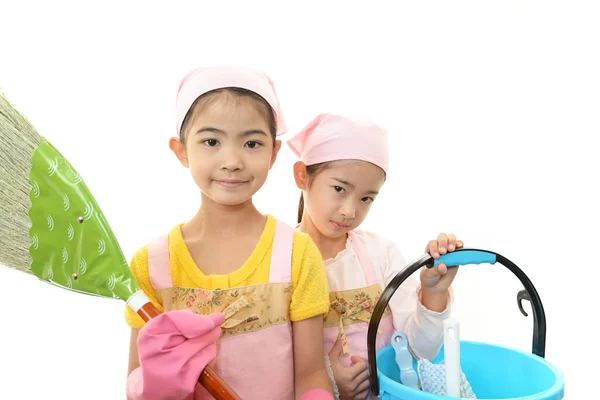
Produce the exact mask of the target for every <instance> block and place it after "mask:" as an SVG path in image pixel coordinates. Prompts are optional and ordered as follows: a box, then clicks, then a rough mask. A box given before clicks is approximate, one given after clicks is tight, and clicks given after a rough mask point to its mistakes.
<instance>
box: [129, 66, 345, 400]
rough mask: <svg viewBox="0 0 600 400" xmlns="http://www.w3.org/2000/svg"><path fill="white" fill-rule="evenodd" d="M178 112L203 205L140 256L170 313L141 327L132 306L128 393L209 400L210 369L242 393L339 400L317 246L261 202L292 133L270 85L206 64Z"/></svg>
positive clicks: (245, 72) (175, 143)
mask: <svg viewBox="0 0 600 400" xmlns="http://www.w3.org/2000/svg"><path fill="white" fill-rule="evenodd" d="M176 113H177V136H178V137H174V138H172V139H171V141H170V147H171V150H172V151H173V152H174V153H175V155H176V157H177V159H178V160H179V161H180V162H181V164H182V165H183V166H184V167H185V168H189V169H190V172H191V175H192V178H193V180H194V182H195V183H196V185H197V186H198V188H199V189H200V192H201V197H202V204H201V206H200V209H199V211H198V213H197V214H196V216H195V217H193V218H192V219H191V220H190V221H188V222H187V223H185V224H179V225H176V226H175V227H173V228H172V229H171V230H170V232H168V233H166V234H164V235H162V236H160V237H158V238H156V239H154V240H152V241H151V242H150V243H149V244H148V245H147V246H145V247H143V248H142V249H140V250H138V251H137V252H136V254H135V256H134V257H133V259H132V261H131V270H132V272H133V274H134V276H135V278H136V280H137V281H138V282H139V284H140V287H141V288H142V289H143V290H144V293H145V294H146V295H147V296H148V298H149V299H150V300H151V301H152V302H153V304H154V305H155V306H156V307H157V309H158V310H159V311H161V312H162V314H161V315H159V316H158V317H156V318H154V319H152V320H151V321H150V322H148V323H147V324H146V325H144V323H143V321H142V320H141V319H140V318H139V317H138V316H137V314H134V313H132V311H131V309H129V308H126V321H127V323H128V324H129V325H130V326H131V327H132V336H131V350H130V365H129V371H130V375H129V377H128V381H127V393H128V396H129V398H130V399H131V400H142V399H146V400H148V399H156V400H167V399H169V400H184V399H186V400H192V399H195V400H198V399H209V398H211V397H210V395H209V394H208V393H207V392H206V390H205V389H204V388H203V387H201V386H200V385H199V384H197V380H198V378H199V376H200V374H201V372H202V371H203V369H204V368H205V367H206V366H207V365H210V366H211V367H212V368H213V369H214V370H215V371H216V372H217V374H218V375H219V376H221V377H222V378H223V379H224V380H225V382H226V383H227V384H228V385H229V386H230V387H231V388H232V389H233V390H234V391H235V392H236V393H237V394H238V395H239V396H240V397H241V398H243V399H277V400H294V399H295V398H298V397H300V398H302V399H303V400H304V399H306V400H310V399H313V400H316V399H332V398H333V397H332V388H331V382H330V379H329V377H328V374H327V370H326V366H325V360H324V359H323V357H322V346H323V317H324V315H325V314H326V313H327V311H328V309H329V300H328V289H327V278H326V274H325V271H324V269H323V262H322V259H321V257H320V254H319V251H318V248H317V247H316V246H315V244H314V243H313V242H312V240H311V239H310V237H309V236H308V235H304V234H302V233H301V232H299V231H295V230H294V229H293V228H292V227H290V226H288V225H286V224H284V223H282V222H281V221H278V220H276V219H274V218H273V217H272V216H270V215H263V214H261V213H260V212H259V211H258V210H257V209H256V208H255V207H254V205H253V204H252V196H253V195H254V193H256V191H257V190H259V189H260V187H261V186H262V185H263V183H264V182H265V180H266V178H267V175H268V172H269V170H270V168H271V167H272V165H273V163H274V162H275V159H276V156H277V153H278V151H279V149H280V146H281V142H280V141H279V140H277V139H276V137H277V136H278V135H280V134H283V133H285V124H284V120H283V118H282V115H281V111H280V108H279V101H278V99H277V95H276V93H275V89H274V86H273V83H272V82H271V80H270V79H269V77H268V76H266V75H265V74H263V73H259V72H256V71H253V70H250V69H245V68H236V67H211V68H200V69H197V70H194V71H193V72H191V73H190V74H188V75H187V76H186V77H185V78H184V79H183V81H182V82H181V84H180V86H179V91H178V94H177V101H176Z"/></svg>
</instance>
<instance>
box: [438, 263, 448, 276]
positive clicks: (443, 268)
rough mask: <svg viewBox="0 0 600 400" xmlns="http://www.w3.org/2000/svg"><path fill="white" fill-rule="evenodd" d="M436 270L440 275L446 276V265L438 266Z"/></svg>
mask: <svg viewBox="0 0 600 400" xmlns="http://www.w3.org/2000/svg"><path fill="white" fill-rule="evenodd" d="M436 269H437V272H438V274H440V275H446V272H448V267H446V264H438V266H437V268H436Z"/></svg>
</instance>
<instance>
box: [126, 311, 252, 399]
mask: <svg viewBox="0 0 600 400" xmlns="http://www.w3.org/2000/svg"><path fill="white" fill-rule="evenodd" d="M159 314H160V313H159V312H158V310H157V309H156V307H154V306H153V305H152V303H146V304H144V305H143V306H142V308H140V309H139V310H138V315H139V316H140V317H142V318H143V319H144V321H146V322H148V321H150V320H151V319H152V318H154V317H157V316H158V315H159ZM198 382H200V384H201V385H202V386H204V388H205V389H206V390H207V391H208V393H210V394H211V395H212V396H213V397H214V398H215V399H216V400H242V398H241V397H240V396H238V395H237V394H236V393H235V392H234V391H233V389H232V388H231V387H229V385H227V383H226V382H225V381H224V380H223V378H221V377H220V376H219V375H218V374H217V373H216V372H215V370H214V369H212V368H211V367H210V365H207V366H206V367H205V368H204V370H203V371H202V374H200V378H199V379H198Z"/></svg>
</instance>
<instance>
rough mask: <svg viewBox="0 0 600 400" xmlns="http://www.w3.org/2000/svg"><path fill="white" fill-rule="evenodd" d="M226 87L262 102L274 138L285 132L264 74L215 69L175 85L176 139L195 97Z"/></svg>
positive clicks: (198, 72)
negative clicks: (272, 123) (272, 124)
mask: <svg viewBox="0 0 600 400" xmlns="http://www.w3.org/2000/svg"><path fill="white" fill-rule="evenodd" d="M229 87H235V88H241V89H246V90H250V91H252V92H254V93H256V94H258V95H259V96H261V97H262V98H263V99H265V101H266V102H267V103H268V104H269V105H270V106H271V109H272V110H273V113H274V115H275V122H276V124H277V133H276V136H279V135H283V134H284V133H286V132H287V127H286V124H285V120H284V118H283V114H282V113H281V107H280V105H279V98H278V97H277V93H276V92H275V85H274V84H273V81H271V78H269V76H268V75H267V74H266V73H263V72H260V71H255V70H253V69H250V68H244V67H229V66H215V67H203V68H197V69H195V70H193V71H191V72H190V73H188V74H187V75H186V76H185V77H184V78H183V79H182V81H181V83H180V84H179V89H178V91H177V98H176V100H175V112H176V115H177V134H178V135H179V132H180V131H181V125H182V124H183V120H184V118H185V116H186V114H187V113H188V111H189V110H190V108H191V107H192V104H194V101H196V99H197V98H198V97H200V96H202V95H203V94H205V93H207V92H210V91H212V90H216V89H223V88H229Z"/></svg>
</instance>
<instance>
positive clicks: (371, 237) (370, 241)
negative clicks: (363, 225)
mask: <svg viewBox="0 0 600 400" xmlns="http://www.w3.org/2000/svg"><path fill="white" fill-rule="evenodd" d="M353 232H354V234H355V235H356V236H357V237H358V239H359V240H360V241H361V243H362V244H363V245H364V246H365V247H367V248H369V249H379V250H386V249H389V248H391V247H396V243H395V242H394V241H393V240H392V239H390V238H388V237H387V236H384V235H381V234H379V233H375V232H371V231H365V230H359V229H357V230H355V231H353Z"/></svg>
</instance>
